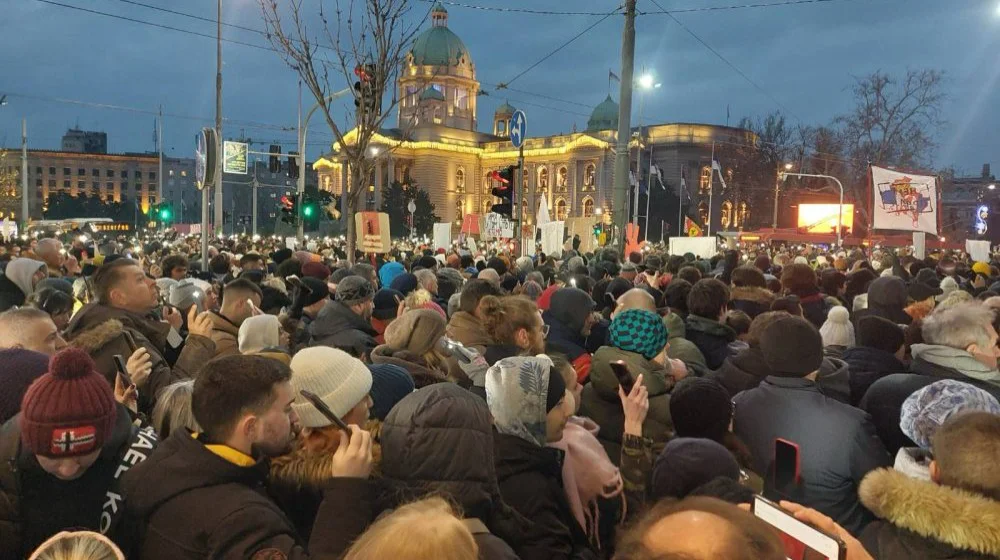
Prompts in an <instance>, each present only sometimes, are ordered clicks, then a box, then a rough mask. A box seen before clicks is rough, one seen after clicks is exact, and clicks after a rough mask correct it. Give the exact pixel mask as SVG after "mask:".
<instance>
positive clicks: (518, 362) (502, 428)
mask: <svg viewBox="0 0 1000 560" xmlns="http://www.w3.org/2000/svg"><path fill="white" fill-rule="evenodd" d="M551 368H552V360H550V359H549V357H548V356H546V355H544V354H540V355H538V356H536V357H531V356H515V357H512V358H504V359H502V360H500V361H499V362H497V363H495V364H493V366H492V367H490V369H489V370H487V372H486V403H487V404H488V405H489V407H490V413H491V414H493V422H494V425H495V426H496V429H497V431H498V432H500V433H501V434H507V435H511V436H516V437H519V438H521V439H523V440H525V441H528V442H531V443H534V444H535V445H537V446H539V447H543V446H544V445H545V443H546V437H545V418H546V414H547V410H546V407H545V405H546V394H547V392H548V386H549V374H550V369H551Z"/></svg>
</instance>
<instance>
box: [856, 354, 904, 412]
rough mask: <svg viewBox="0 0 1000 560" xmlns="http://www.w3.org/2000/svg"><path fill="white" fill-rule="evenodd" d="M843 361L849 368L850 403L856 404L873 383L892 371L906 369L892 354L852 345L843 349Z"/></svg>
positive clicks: (899, 371)
mask: <svg viewBox="0 0 1000 560" xmlns="http://www.w3.org/2000/svg"><path fill="white" fill-rule="evenodd" d="M844 361H845V362H847V366H848V367H849V368H850V369H851V404H852V405H853V406H857V405H858V403H859V402H861V398H862V397H864V396H865V392H867V391H868V388H869V387H871V386H872V384H873V383H875V382H876V381H878V380H879V379H882V378H883V377H885V376H887V375H889V374H892V373H902V372H905V371H906V364H904V363H903V362H901V361H899V359H898V358H896V356H895V355H894V354H891V353H889V352H886V351H885V350H879V349H878V348H869V347H867V346H854V347H851V348H848V349H847V350H845V351H844Z"/></svg>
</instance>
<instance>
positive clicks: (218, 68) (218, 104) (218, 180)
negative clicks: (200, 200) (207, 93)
mask: <svg viewBox="0 0 1000 560" xmlns="http://www.w3.org/2000/svg"><path fill="white" fill-rule="evenodd" d="M216 7H217V13H218V15H217V17H216V20H215V25H216V41H215V43H216V54H215V141H216V151H217V153H218V157H217V158H216V159H218V160H219V161H218V164H217V165H216V166H215V221H214V229H215V231H217V232H218V233H219V235H222V227H223V223H222V165H223V161H224V160H225V154H223V152H222V0H218V1H217V2H216ZM202 235H208V232H202Z"/></svg>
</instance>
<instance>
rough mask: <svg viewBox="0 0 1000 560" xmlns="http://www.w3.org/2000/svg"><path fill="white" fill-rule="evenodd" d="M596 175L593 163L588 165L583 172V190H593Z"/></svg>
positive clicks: (595, 167)
mask: <svg viewBox="0 0 1000 560" xmlns="http://www.w3.org/2000/svg"><path fill="white" fill-rule="evenodd" d="M596 175H597V166H595V165H594V164H593V163H588V164H587V167H585V168H584V170H583V188H584V190H593V188H594V179H595V178H596Z"/></svg>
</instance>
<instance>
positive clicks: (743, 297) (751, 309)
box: [729, 286, 774, 319]
mask: <svg viewBox="0 0 1000 560" xmlns="http://www.w3.org/2000/svg"><path fill="white" fill-rule="evenodd" d="M772 303H774V293H773V292H771V290H768V289H765V288H758V287H756V286H742V287H739V288H733V289H732V290H731V291H730V292H729V305H730V307H732V308H733V309H739V310H740V311H742V312H744V313H746V314H747V315H749V316H750V318H751V319H753V318H755V317H757V316H758V315H760V314H761V313H765V312H767V311H770V310H771V304H772Z"/></svg>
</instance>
